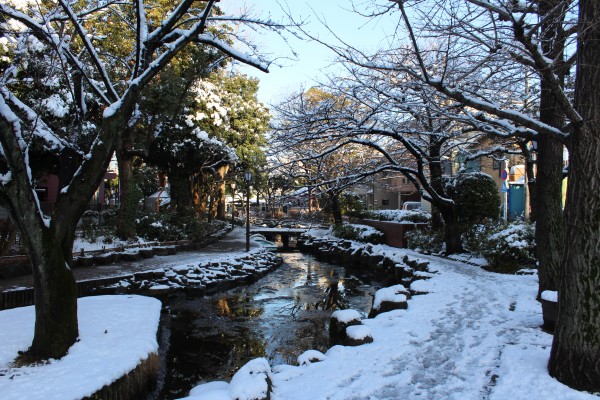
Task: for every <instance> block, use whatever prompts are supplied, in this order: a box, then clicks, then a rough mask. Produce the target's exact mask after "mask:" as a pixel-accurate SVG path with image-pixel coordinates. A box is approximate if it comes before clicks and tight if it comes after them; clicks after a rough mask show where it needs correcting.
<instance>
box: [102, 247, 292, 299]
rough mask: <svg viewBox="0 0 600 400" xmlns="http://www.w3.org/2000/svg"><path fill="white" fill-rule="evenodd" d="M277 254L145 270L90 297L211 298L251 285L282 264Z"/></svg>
mask: <svg viewBox="0 0 600 400" xmlns="http://www.w3.org/2000/svg"><path fill="white" fill-rule="evenodd" d="M281 263H282V259H281V257H279V256H278V255H277V254H276V253H272V252H269V251H259V252H255V253H252V254H249V255H244V256H241V257H236V258H234V259H233V260H230V261H219V262H210V261H209V262H204V263H199V264H197V265H182V266H178V267H172V268H166V269H157V270H153V271H145V272H138V273H134V274H131V275H129V276H125V277H121V279H120V280H119V281H117V282H114V283H112V284H109V285H104V286H100V287H97V288H94V289H93V290H91V294H141V295H146V296H153V297H159V298H160V297H163V296H165V295H170V294H173V293H180V292H183V293H186V294H188V295H191V296H204V295H211V294H214V293H217V292H220V291H224V290H228V289H231V288H232V287H235V286H239V285H244V284H249V283H252V282H254V281H256V280H257V279H259V278H260V277H262V276H264V275H265V274H267V273H268V272H270V271H272V270H273V269H275V268H277V267H278V266H279V265H281Z"/></svg>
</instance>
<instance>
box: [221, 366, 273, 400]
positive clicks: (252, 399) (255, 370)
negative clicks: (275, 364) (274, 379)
mask: <svg viewBox="0 0 600 400" xmlns="http://www.w3.org/2000/svg"><path fill="white" fill-rule="evenodd" d="M270 392H271V366H270V365H269V362H268V361H267V359H266V358H256V359H254V360H252V361H250V362H248V363H246V365H244V366H243V367H242V368H240V369H239V370H238V372H236V373H235V375H234V376H233V378H231V382H230V383H229V396H231V399H232V400H263V399H266V398H267V397H268V396H269V393H270Z"/></svg>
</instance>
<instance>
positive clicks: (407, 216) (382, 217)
mask: <svg viewBox="0 0 600 400" xmlns="http://www.w3.org/2000/svg"><path fill="white" fill-rule="evenodd" d="M346 215H348V216H349V217H352V218H358V219H374V220H376V221H391V222H406V223H427V222H429V219H430V218H431V215H429V214H428V213H426V212H423V211H408V210H375V211H366V210H363V211H352V212H348V213H347V214H346Z"/></svg>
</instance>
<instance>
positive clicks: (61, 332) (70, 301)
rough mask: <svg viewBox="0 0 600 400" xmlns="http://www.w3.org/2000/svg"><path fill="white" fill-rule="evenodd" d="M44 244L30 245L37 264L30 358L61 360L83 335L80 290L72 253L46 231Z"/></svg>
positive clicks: (32, 260) (33, 260)
mask: <svg viewBox="0 0 600 400" xmlns="http://www.w3.org/2000/svg"><path fill="white" fill-rule="evenodd" d="M44 231H45V232H44V233H43V234H42V240H41V243H31V246H27V249H28V255H29V259H30V261H31V264H32V265H33V285H34V301H35V334H34V337H33V343H32V345H31V348H30V350H29V351H30V355H31V356H33V357H34V358H36V359H48V358H56V359H58V358H61V357H62V356H63V355H65V354H66V353H67V351H68V349H69V347H71V345H72V344H73V343H75V340H76V339H77V337H78V336H79V331H78V326H77V287H76V284H75V278H74V277H73V273H72V272H71V269H70V264H71V259H72V245H71V246H68V245H67V246H66V247H68V253H66V256H65V253H63V247H62V246H61V245H60V244H59V243H57V242H56V240H55V238H54V237H53V235H52V234H51V233H50V232H49V231H48V230H46V229H44ZM71 243H72V240H71Z"/></svg>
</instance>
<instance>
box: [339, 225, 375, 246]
mask: <svg viewBox="0 0 600 400" xmlns="http://www.w3.org/2000/svg"><path fill="white" fill-rule="evenodd" d="M331 233H332V234H333V235H334V236H336V237H339V238H340V239H348V240H356V241H357V242H363V243H373V244H379V243H383V242H384V236H383V233H382V232H380V231H378V230H377V229H375V228H373V227H370V226H367V225H358V224H336V225H333V227H332V228H331Z"/></svg>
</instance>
